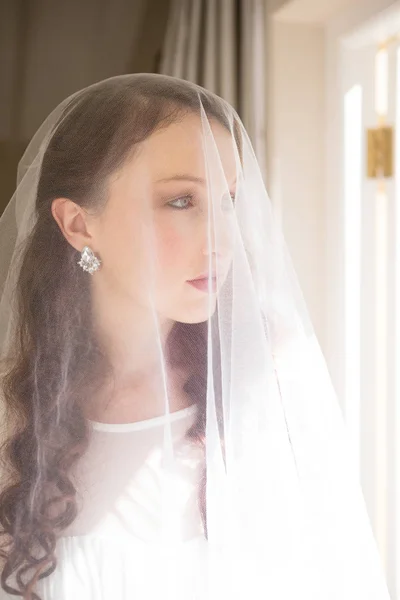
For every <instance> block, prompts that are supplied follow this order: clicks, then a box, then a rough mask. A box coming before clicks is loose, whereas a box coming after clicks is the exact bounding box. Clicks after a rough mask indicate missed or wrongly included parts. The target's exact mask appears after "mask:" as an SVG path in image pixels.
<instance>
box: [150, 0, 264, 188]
mask: <svg viewBox="0 0 400 600" xmlns="http://www.w3.org/2000/svg"><path fill="white" fill-rule="evenodd" d="M265 4H266V3H265V0H171V2H170V9H169V15H168V23H167V31H166V36H165V40H164V44H163V49H162V56H161V61H160V72H161V73H163V74H165V75H172V76H173V77H179V78H181V79H186V80H189V81H192V82H194V83H198V84H199V85H201V86H203V87H205V88H207V89H208V90H210V91H212V92H214V93H216V94H218V95H219V96H221V97H222V98H224V99H225V100H227V101H228V102H229V103H230V104H232V106H234V107H235V109H236V110H237V111H238V113H239V115H240V117H241V119H242V121H243V123H244V125H245V127H246V129H247V132H248V134H249V136H250V139H251V141H252V144H253V147H254V150H255V153H256V156H257V159H258V162H259V164H260V168H261V171H262V174H263V175H264V176H265V167H266V130H265V122H266V99H265V80H266V73H265V45H266V40H265V31H266V16H265V10H266V9H265Z"/></svg>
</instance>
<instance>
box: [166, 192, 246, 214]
mask: <svg viewBox="0 0 400 600" xmlns="http://www.w3.org/2000/svg"><path fill="white" fill-rule="evenodd" d="M230 196H231V199H232V204H233V206H235V195H234V194H230ZM181 200H189V201H190V202H191V204H190V205H189V206H179V207H178V206H173V203H174V202H180V201H181ZM192 202H193V196H192V195H191V194H188V195H187V196H180V197H179V198H176V199H175V200H171V202H168V206H170V207H171V208H173V209H174V210H188V209H189V208H191V207H193V204H192Z"/></svg>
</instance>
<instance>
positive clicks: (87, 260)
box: [77, 246, 101, 275]
mask: <svg viewBox="0 0 400 600" xmlns="http://www.w3.org/2000/svg"><path fill="white" fill-rule="evenodd" d="M77 264H78V265H79V266H80V267H82V269H83V270H84V271H87V272H88V273H90V274H91V275H93V273H94V272H95V271H98V270H99V269H100V265H101V260H100V259H99V258H97V256H96V255H95V254H94V252H93V250H91V249H90V248H89V246H85V247H84V249H83V250H82V252H81V259H80V261H78V263H77Z"/></svg>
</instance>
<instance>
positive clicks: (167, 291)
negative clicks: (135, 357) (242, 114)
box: [92, 116, 236, 323]
mask: <svg viewBox="0 0 400 600" xmlns="http://www.w3.org/2000/svg"><path fill="white" fill-rule="evenodd" d="M211 131H212V134H213V137H212V138H211V136H208V135H207V138H210V139H209V140H208V141H207V142H205V137H204V134H203V130H202V125H201V121H200V119H199V118H197V117H195V116H187V117H185V118H183V119H182V120H181V121H179V122H177V123H175V124H172V125H170V126H168V127H166V128H164V129H161V130H160V131H158V132H156V133H155V134H153V135H152V136H150V137H149V138H148V139H147V140H146V141H145V142H144V143H143V144H142V145H141V146H140V149H139V151H137V152H136V153H135V155H134V157H133V158H132V159H130V160H129V161H128V162H127V163H126V164H125V165H124V167H123V168H122V169H121V170H120V171H119V172H118V173H117V174H116V175H115V176H114V177H112V178H111V181H110V184H109V189H108V201H107V204H106V206H105V208H104V209H103V210H102V212H101V213H100V215H98V216H97V217H96V219H95V223H94V224H93V226H94V229H93V234H94V242H95V247H96V251H97V252H98V254H99V256H100V258H101V260H102V267H101V270H100V271H98V272H97V273H96V274H95V275H94V276H93V280H92V281H93V291H94V293H95V294H96V293H98V294H101V296H102V303H103V304H104V301H105V303H106V306H107V298H108V300H109V304H108V306H109V307H110V310H116V311H118V310H121V311H123V310H125V309H126V307H129V306H132V307H137V308H140V309H141V310H148V309H149V308H152V309H154V311H155V313H156V314H157V315H158V317H159V318H160V319H161V320H170V321H179V322H185V323H194V322H201V321H204V320H206V319H207V318H208V317H209V316H210V311H211V313H212V312H213V311H214V310H215V305H216V296H217V294H218V291H219V289H220V287H221V285H222V284H223V282H224V280H225V279H226V276H227V272H228V270H229V267H230V264H231V260H232V251H233V236H234V224H235V214H234V204H233V200H234V196H235V180H236V160H235V153H234V148H233V143H232V137H231V135H230V133H229V132H228V131H227V130H226V129H225V128H224V127H223V126H222V125H220V124H219V123H216V122H213V123H211ZM205 147H206V152H207V160H205V156H206V154H205ZM207 173H208V177H207ZM209 264H211V269H212V273H215V272H216V273H217V284H216V286H215V287H214V286H212V293H211V302H210V292H209V290H208V285H207V284H206V285H203V286H202V284H201V283H197V284H195V285H194V284H193V283H190V282H191V281H192V280H194V279H196V278H198V277H201V276H203V277H207V274H208V271H209ZM203 284H204V282H203ZM105 295H106V296H105Z"/></svg>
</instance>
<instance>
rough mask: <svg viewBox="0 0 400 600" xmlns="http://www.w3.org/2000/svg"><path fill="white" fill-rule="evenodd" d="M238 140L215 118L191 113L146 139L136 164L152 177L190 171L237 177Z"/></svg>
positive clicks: (230, 178) (230, 177)
mask: <svg viewBox="0 0 400 600" xmlns="http://www.w3.org/2000/svg"><path fill="white" fill-rule="evenodd" d="M234 144H235V142H234V138H233V136H232V135H231V133H230V132H229V131H228V130H227V129H226V128H225V127H224V126H223V125H222V124H220V123H219V122H217V121H215V120H210V121H208V122H207V121H205V122H204V123H202V120H201V118H200V117H199V116H194V115H189V116H186V117H184V118H183V119H181V120H179V121H178V122H176V123H173V124H171V125H169V126H168V127H166V128H163V129H161V130H159V131H157V132H155V133H154V134H153V135H151V136H150V137H149V138H148V139H147V140H145V141H144V142H143V144H142V145H141V148H140V152H139V153H138V154H137V155H136V159H134V163H135V166H136V168H137V169H140V168H141V167H143V166H144V165H146V168H147V169H149V174H151V177H152V178H155V179H157V180H158V179H163V178H167V177H168V176H170V175H171V174H179V173H190V174H192V175H194V176H197V177H202V178H205V177H206V173H207V172H208V173H209V172H210V168H211V170H212V172H213V173H215V174H217V173H220V175H221V176H223V175H224V176H225V178H226V180H227V181H228V182H230V181H233V180H234V179H235V176H236V160H237V157H236V151H235V145H234Z"/></svg>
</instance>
